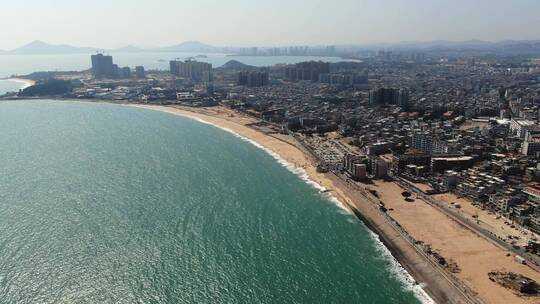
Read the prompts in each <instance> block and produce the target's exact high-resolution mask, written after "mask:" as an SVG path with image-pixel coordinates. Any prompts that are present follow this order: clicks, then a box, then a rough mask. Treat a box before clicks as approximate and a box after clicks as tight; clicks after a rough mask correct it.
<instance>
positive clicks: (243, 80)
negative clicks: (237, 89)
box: [238, 71, 268, 87]
mask: <svg viewBox="0 0 540 304" xmlns="http://www.w3.org/2000/svg"><path fill="white" fill-rule="evenodd" d="M238 85H242V86H248V87H263V86H266V85H268V72H256V71H255V72H240V73H238Z"/></svg>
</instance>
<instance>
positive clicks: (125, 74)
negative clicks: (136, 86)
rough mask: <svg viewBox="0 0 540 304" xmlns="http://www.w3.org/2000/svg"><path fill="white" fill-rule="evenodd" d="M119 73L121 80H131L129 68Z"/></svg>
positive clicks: (124, 68) (120, 70) (122, 69)
mask: <svg viewBox="0 0 540 304" xmlns="http://www.w3.org/2000/svg"><path fill="white" fill-rule="evenodd" d="M118 72H119V73H118V77H119V78H131V69H130V68H129V67H123V68H121V69H119V70H118Z"/></svg>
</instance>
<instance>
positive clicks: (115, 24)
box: [0, 0, 540, 50]
mask: <svg viewBox="0 0 540 304" xmlns="http://www.w3.org/2000/svg"><path fill="white" fill-rule="evenodd" d="M538 12H540V1H539V0H333V1H329V0H264V1H261V0H152V1H148V0H87V1H83V0H0V28H2V30H1V31H0V33H1V34H0V49H3V50H9V49H13V48H16V47H19V46H21V45H24V44H26V43H29V42H30V41H33V40H42V41H45V42H48V43H53V44H71V45H75V46H92V47H99V48H116V47H123V46H126V45H136V46H143V47H150V46H169V45H174V44H178V43H180V42H183V41H194V40H196V41H201V42H204V43H208V44H211V45H215V46H288V45H330V44H331V45H340V44H373V43H395V42H402V41H432V40H452V41H462V40H473V39H479V40H487V41H498V40H506V39H515V40H520V39H540V31H539V29H540V17H539V15H538Z"/></svg>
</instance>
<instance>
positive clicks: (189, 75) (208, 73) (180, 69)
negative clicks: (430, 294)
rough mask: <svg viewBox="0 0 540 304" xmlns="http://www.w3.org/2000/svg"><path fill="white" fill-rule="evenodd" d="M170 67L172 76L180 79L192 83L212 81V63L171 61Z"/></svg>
mask: <svg viewBox="0 0 540 304" xmlns="http://www.w3.org/2000/svg"><path fill="white" fill-rule="evenodd" d="M169 65H170V72H171V74H173V75H176V76H178V77H183V78H186V79H189V80H192V81H201V82H211V81H212V65H211V64H210V63H206V62H199V61H195V60H186V61H171V62H170V63H169Z"/></svg>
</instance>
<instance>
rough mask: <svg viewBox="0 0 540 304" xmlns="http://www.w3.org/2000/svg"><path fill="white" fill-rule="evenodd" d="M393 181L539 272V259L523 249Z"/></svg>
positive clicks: (415, 189) (401, 181) (408, 185)
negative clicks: (520, 258)
mask: <svg viewBox="0 0 540 304" xmlns="http://www.w3.org/2000/svg"><path fill="white" fill-rule="evenodd" d="M394 180H395V181H396V182H397V183H398V184H399V185H400V186H401V187H402V188H404V189H406V190H408V191H410V192H413V193H415V194H416V195H417V196H418V197H420V198H421V199H422V200H424V201H425V202H426V203H428V204H429V205H431V206H432V207H434V208H435V209H437V210H439V211H440V212H442V213H443V214H445V215H446V216H448V217H449V218H451V219H452V220H454V221H455V222H457V223H458V224H459V225H461V226H462V227H464V228H465V229H468V230H470V231H472V232H474V233H476V234H477V235H479V236H481V237H483V238H484V239H486V240H488V241H490V242H491V243H493V244H495V245H496V246H498V247H500V248H502V249H503V250H506V251H508V252H510V253H512V254H514V255H519V256H521V257H523V258H524V259H525V263H526V264H527V266H529V267H530V268H532V269H534V270H535V271H537V272H540V266H539V265H540V257H538V256H536V255H532V254H529V253H527V252H526V251H525V250H523V249H516V248H514V247H513V246H512V245H511V244H508V243H507V242H505V241H504V240H501V239H500V238H499V237H497V235H495V234H494V233H492V232H491V231H489V230H488V229H486V228H484V227H482V226H481V224H480V223H478V222H477V221H476V220H471V219H469V218H466V217H464V216H463V215H462V214H460V213H459V212H458V210H457V209H455V208H452V207H450V206H448V204H446V203H444V202H440V201H437V200H435V199H433V198H432V197H431V196H429V195H427V194H425V193H424V192H423V191H422V190H421V189H420V188H418V187H416V186H415V185H412V184H411V183H409V182H407V181H406V180H404V179H403V178H400V177H396V176H394Z"/></svg>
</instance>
